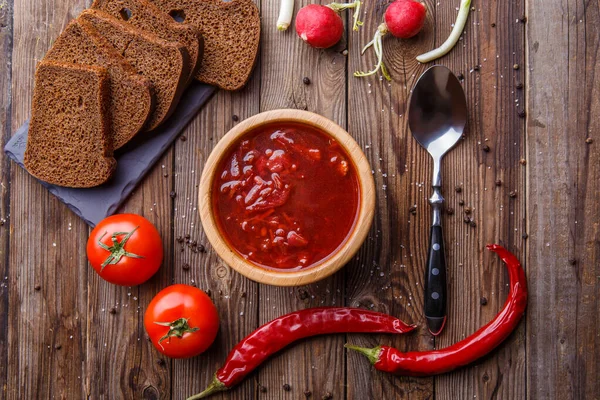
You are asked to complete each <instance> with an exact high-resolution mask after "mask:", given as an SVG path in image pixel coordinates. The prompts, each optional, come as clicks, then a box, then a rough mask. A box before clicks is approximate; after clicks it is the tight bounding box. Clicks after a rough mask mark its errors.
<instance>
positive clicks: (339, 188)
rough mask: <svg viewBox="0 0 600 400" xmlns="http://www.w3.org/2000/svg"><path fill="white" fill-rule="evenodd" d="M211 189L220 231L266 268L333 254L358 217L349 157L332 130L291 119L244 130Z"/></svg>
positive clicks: (305, 262) (356, 184) (303, 263)
mask: <svg viewBox="0 0 600 400" xmlns="http://www.w3.org/2000/svg"><path fill="white" fill-rule="evenodd" d="M216 174H217V175H216V177H215V179H214V182H213V188H212V202H213V211H214V213H215V216H216V218H215V219H216V220H217V225H218V226H219V230H220V231H221V233H222V234H223V236H224V237H225V238H226V240H227V241H228V242H229V245H230V246H231V247H232V248H234V249H235V250H236V251H237V252H238V253H239V254H240V255H242V256H243V257H244V258H246V259H247V260H250V261H251V262H253V263H254V264H257V265H260V266H262V267H266V268H275V269H285V270H296V269H303V268H308V267H310V266H312V265H314V264H316V263H318V262H319V261H322V260H323V259H325V258H327V257H328V256H330V255H332V254H333V253H335V251H336V250H337V249H338V248H339V247H340V246H341V245H342V244H343V243H344V242H345V241H346V238H347V237H348V236H349V235H350V233H351V231H352V229H353V228H354V223H355V221H356V218H357V216H358V207H359V201H360V184H359V181H358V176H357V174H356V168H355V167H354V164H353V163H352V160H351V159H350V157H349V156H348V154H347V153H346V151H345V150H344V148H343V147H342V146H340V144H339V143H338V142H337V141H336V140H335V139H333V138H332V137H331V136H329V135H327V134H325V133H323V132H321V131H319V130H317V129H316V128H312V127H308V126H305V125H297V124H292V123H279V124H276V125H275V124H274V125H270V126H266V127H262V128H260V129H259V130H257V131H254V132H251V133H249V134H247V135H245V136H244V137H243V138H242V139H241V140H240V141H239V142H237V143H236V144H235V145H234V146H233V147H232V149H231V151H230V152H229V154H228V155H227V156H226V157H224V158H223V160H222V161H221V164H220V165H219V166H218V168H217V172H216Z"/></svg>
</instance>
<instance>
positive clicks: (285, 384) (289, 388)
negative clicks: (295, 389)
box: [283, 383, 292, 392]
mask: <svg viewBox="0 0 600 400" xmlns="http://www.w3.org/2000/svg"><path fill="white" fill-rule="evenodd" d="M283 390H285V391H286V392H289V391H290V390H292V387H291V386H290V384H289V383H284V384H283Z"/></svg>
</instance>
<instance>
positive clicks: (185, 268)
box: [181, 263, 190, 271]
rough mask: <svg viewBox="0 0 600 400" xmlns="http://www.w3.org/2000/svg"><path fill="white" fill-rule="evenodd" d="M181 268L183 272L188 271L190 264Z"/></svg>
mask: <svg viewBox="0 0 600 400" xmlns="http://www.w3.org/2000/svg"><path fill="white" fill-rule="evenodd" d="M181 268H183V270H184V271H188V270H189V269H190V264H187V263H186V264H183V266H182V267H181Z"/></svg>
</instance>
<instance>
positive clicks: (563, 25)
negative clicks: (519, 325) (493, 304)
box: [527, 0, 600, 399]
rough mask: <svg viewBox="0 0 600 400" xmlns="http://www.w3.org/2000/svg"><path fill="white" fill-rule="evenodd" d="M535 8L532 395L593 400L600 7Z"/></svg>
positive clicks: (538, 4) (531, 48)
mask: <svg viewBox="0 0 600 400" xmlns="http://www.w3.org/2000/svg"><path fill="white" fill-rule="evenodd" d="M527 17H528V24H527V26H528V29H527V46H528V53H527V60H528V69H527V72H528V74H527V87H528V96H527V109H528V119H527V136H528V137H529V138H531V140H529V141H528V143H527V153H528V156H527V158H528V161H529V162H528V164H527V165H528V180H527V182H528V186H527V195H528V210H529V211H528V212H529V230H530V240H529V248H528V255H529V256H528V272H529V290H530V292H531V296H532V301H531V302H530V303H529V309H528V312H527V383H528V389H527V394H528V396H529V397H534V396H538V397H540V398H560V399H583V398H586V399H593V398H598V396H600V380H599V379H598V376H600V365H599V363H598V360H600V342H599V340H600V337H599V336H598V331H599V328H600V304H599V300H598V299H599V298H600V296H599V295H600V229H599V227H600V211H599V210H600V207H599V206H600V200H599V196H598V195H599V194H600V152H599V151H598V145H599V144H600V137H599V136H598V132H599V131H600V101H599V99H600V85H599V84H598V76H599V74H600V63H599V62H598V61H599V56H600V53H599V48H600V8H599V4H598V2H579V1H566V2H559V1H549V2H548V1H539V0H532V1H529V2H528V3H527ZM549 32H552V34H549ZM588 138H589V139H591V140H593V142H591V143H590V140H588ZM586 140H587V142H586Z"/></svg>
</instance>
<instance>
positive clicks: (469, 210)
mask: <svg viewBox="0 0 600 400" xmlns="http://www.w3.org/2000/svg"><path fill="white" fill-rule="evenodd" d="M472 210H473V209H472V208H471V207H465V210H464V211H465V214H467V215H468V214H471V211H472Z"/></svg>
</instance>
